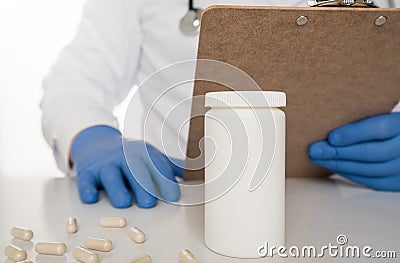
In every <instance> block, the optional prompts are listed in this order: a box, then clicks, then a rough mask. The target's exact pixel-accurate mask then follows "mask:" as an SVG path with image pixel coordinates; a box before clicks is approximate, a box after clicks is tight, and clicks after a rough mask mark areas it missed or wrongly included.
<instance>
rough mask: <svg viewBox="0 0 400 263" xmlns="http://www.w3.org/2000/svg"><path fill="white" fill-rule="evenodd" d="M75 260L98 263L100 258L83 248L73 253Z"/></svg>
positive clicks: (78, 248) (77, 248)
mask: <svg viewBox="0 0 400 263" xmlns="http://www.w3.org/2000/svg"><path fill="white" fill-rule="evenodd" d="M72 255H73V256H74V258H75V259H76V260H78V261H80V262H83V263H98V262H99V256H98V255H97V254H96V253H93V252H92V251H89V250H87V249H84V248H83V247H76V248H74V250H73V251H72Z"/></svg>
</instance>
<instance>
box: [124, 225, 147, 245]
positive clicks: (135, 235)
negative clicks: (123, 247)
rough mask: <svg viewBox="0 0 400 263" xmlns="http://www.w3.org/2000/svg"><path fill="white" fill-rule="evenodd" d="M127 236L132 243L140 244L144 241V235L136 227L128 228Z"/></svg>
mask: <svg viewBox="0 0 400 263" xmlns="http://www.w3.org/2000/svg"><path fill="white" fill-rule="evenodd" d="M128 231H129V236H130V237H131V239H132V240H133V241H135V242H136V243H138V244H142V243H143V242H144V241H145V240H146V235H145V234H144V233H143V231H141V230H140V229H139V228H137V227H132V228H129V230H128Z"/></svg>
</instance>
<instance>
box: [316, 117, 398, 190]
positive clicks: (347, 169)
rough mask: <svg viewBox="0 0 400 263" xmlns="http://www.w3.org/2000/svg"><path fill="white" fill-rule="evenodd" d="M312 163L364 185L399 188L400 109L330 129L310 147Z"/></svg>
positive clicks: (391, 188) (386, 188) (387, 188)
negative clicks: (399, 110) (326, 135)
mask: <svg viewBox="0 0 400 263" xmlns="http://www.w3.org/2000/svg"><path fill="white" fill-rule="evenodd" d="M308 152H309V156H310V159H311V161H312V162H313V163H315V164H316V165H319V166H322V167H325V168H327V169H329V170H331V171H332V172H334V173H336V174H339V175H341V176H343V177H345V178H348V179H350V180H352V181H354V182H356V183H359V184H362V185H365V186H367V187H370V188H373V189H377V190H386V191H400V113H389V114H383V115H377V116H374V117H370V118H367V119H364V120H361V121H359V122H354V123H350V124H347V125H344V126H342V127H339V128H337V129H335V130H333V131H332V132H331V133H330V134H329V136H328V139H327V140H325V141H319V142H315V143H313V144H312V145H311V146H310V148H309V151H308Z"/></svg>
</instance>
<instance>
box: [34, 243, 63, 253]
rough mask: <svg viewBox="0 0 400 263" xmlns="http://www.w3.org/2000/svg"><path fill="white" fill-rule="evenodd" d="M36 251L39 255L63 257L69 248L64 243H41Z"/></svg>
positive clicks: (37, 245)
mask: <svg viewBox="0 0 400 263" xmlns="http://www.w3.org/2000/svg"><path fill="white" fill-rule="evenodd" d="M35 250H36V252H37V253H38V254H44V255H53V256H62V255H64V254H65V251H66V250H67V246H66V245H65V244H64V243H56V242H50V243H44V242H39V243H37V244H36V246H35Z"/></svg>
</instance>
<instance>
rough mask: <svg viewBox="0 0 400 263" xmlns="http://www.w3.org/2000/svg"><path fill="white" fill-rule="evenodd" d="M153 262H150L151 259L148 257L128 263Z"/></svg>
mask: <svg viewBox="0 0 400 263" xmlns="http://www.w3.org/2000/svg"><path fill="white" fill-rule="evenodd" d="M152 262H153V261H152V260H151V257H150V256H149V255H147V256H144V257H141V258H137V259H133V260H131V261H129V262H128V263H152Z"/></svg>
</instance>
